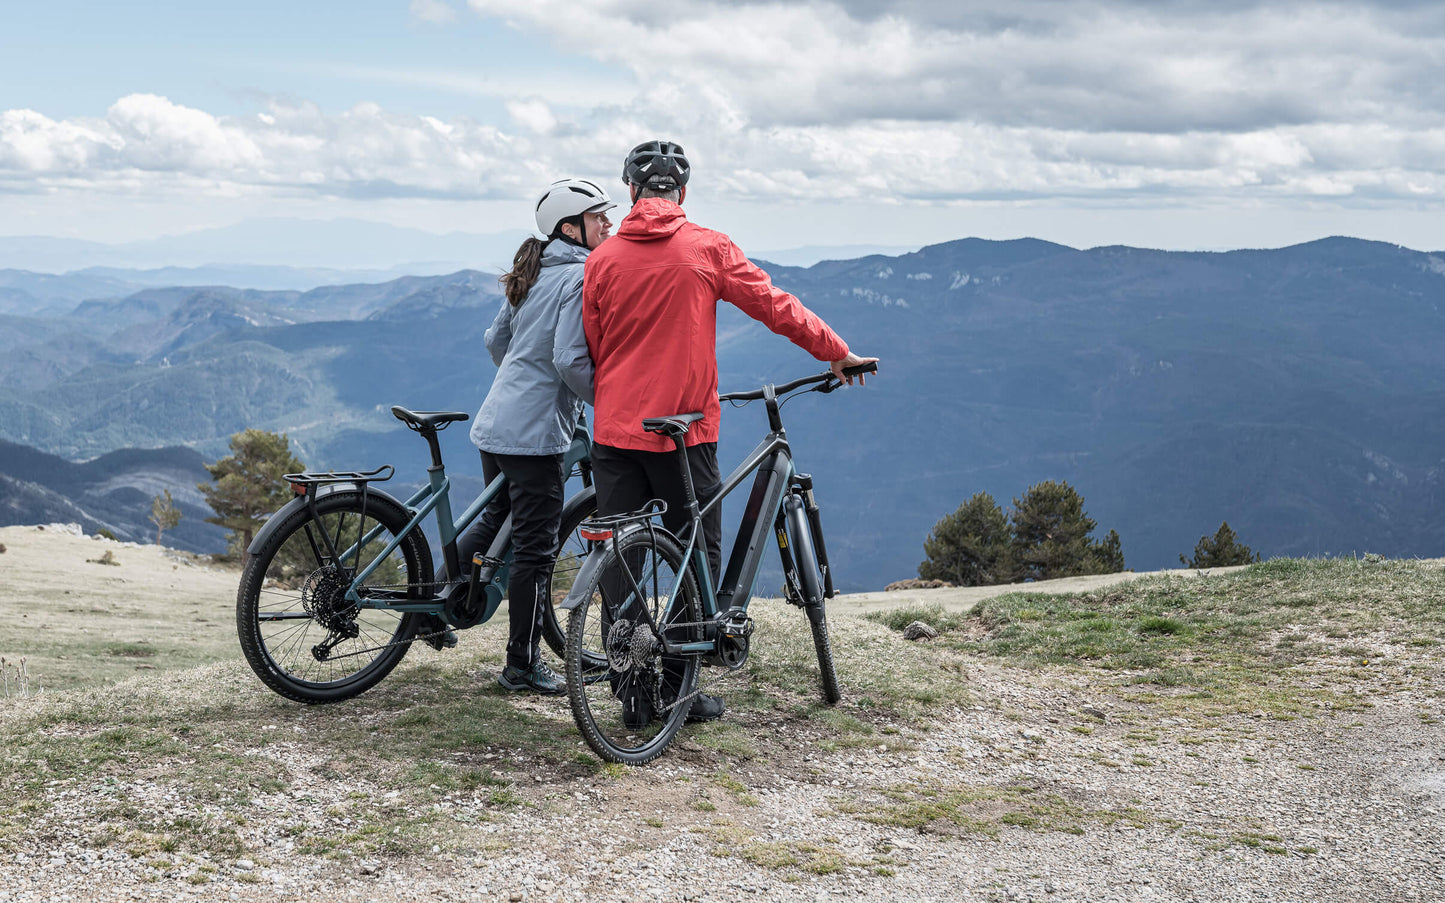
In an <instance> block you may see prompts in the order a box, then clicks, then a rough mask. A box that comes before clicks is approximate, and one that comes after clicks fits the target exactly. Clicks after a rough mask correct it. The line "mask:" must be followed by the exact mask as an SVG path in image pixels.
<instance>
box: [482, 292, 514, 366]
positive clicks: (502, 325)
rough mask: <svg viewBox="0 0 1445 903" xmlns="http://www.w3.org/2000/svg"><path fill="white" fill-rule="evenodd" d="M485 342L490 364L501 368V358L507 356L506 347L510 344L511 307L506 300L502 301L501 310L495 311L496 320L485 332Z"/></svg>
mask: <svg viewBox="0 0 1445 903" xmlns="http://www.w3.org/2000/svg"><path fill="white" fill-rule="evenodd" d="M485 341H486V344H487V353H488V354H490V355H491V356H492V363H494V364H496V365H497V366H498V367H500V366H502V358H504V357H506V356H507V346H509V345H511V344H512V305H511V304H510V303H509V302H508V301H507V299H506V298H503V299H502V309H501V310H499V311H497V318H496V319H495V320H493V321H492V326H491V328H490V329H488V330H487V336H486V339H485Z"/></svg>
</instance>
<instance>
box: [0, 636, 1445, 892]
mask: <svg viewBox="0 0 1445 903" xmlns="http://www.w3.org/2000/svg"><path fill="white" fill-rule="evenodd" d="M1410 664H1411V663H1410V662H1409V661H1408V660H1400V661H1396V662H1395V664H1394V665H1393V666H1392V667H1398V668H1401V669H1406V670H1408V667H1409V665H1410ZM1415 664H1423V665H1425V666H1426V667H1428V668H1430V669H1431V670H1432V672H1438V663H1436V662H1434V661H1433V660H1431V661H1421V662H1416V663H1415ZM961 679H964V680H966V681H968V682H969V683H970V685H971V687H972V690H973V693H972V700H973V703H972V704H971V705H969V706H967V707H965V708H961V709H956V710H952V711H949V712H947V713H944V714H942V715H941V716H939V717H937V718H936V719H935V720H933V721H932V722H931V723H929V724H927V725H926V727H920V726H906V725H897V726H896V731H897V732H896V733H891V732H888V731H884V732H882V733H881V734H879V735H871V736H873V737H874V739H877V738H878V737H879V736H881V737H886V738H887V740H886V742H883V743H880V744H879V745H875V746H866V747H859V748H852V749H847V750H844V751H841V752H831V753H825V752H821V751H820V750H819V748H818V747H817V745H816V744H814V743H813V742H812V738H810V737H809V736H808V735H807V733H806V722H802V723H799V722H794V723H792V724H784V723H782V722H776V723H770V722H765V721H761V720H753V721H750V722H745V723H743V724H742V725H741V726H742V727H743V728H744V729H745V730H746V732H747V733H749V735H756V736H758V737H763V738H766V742H765V744H764V745H762V746H760V747H759V754H758V755H756V756H754V757H753V758H751V759H748V760H745V761H743V762H742V763H741V764H735V765H734V766H733V769H732V770H731V771H730V772H729V773H728V774H727V775H726V776H725V778H720V776H719V774H718V772H717V771H716V766H715V764H714V763H715V762H716V760H717V757H716V754H715V753H713V752H712V751H711V750H708V749H705V748H703V747H702V746H700V745H698V744H697V743H695V742H692V741H690V740H688V739H687V737H686V731H685V732H684V736H683V738H682V740H680V741H679V742H678V743H677V744H676V745H675V746H674V748H673V749H672V750H671V751H670V752H669V753H668V755H667V756H665V757H664V758H663V759H662V760H660V762H659V763H657V764H655V765H653V766H650V767H646V768H641V769H630V770H619V771H616V772H612V771H604V773H602V774H600V775H593V776H590V777H585V778H579V777H576V776H575V774H574V776H571V777H566V778H562V777H557V776H551V775H530V774H528V773H526V772H525V771H523V770H518V771H512V772H509V771H508V767H509V765H510V762H509V758H516V757H509V755H508V752H507V751H506V750H498V751H496V752H489V753H487V754H486V755H487V756H488V757H494V758H495V761H496V762H497V765H498V768H499V773H503V774H508V775H509V776H510V777H511V778H512V779H513V780H514V781H515V782H516V783H515V785H514V788H513V790H514V792H515V793H516V794H517V795H518V796H520V797H521V798H522V799H523V804H522V805H520V806H517V807H512V808H509V809H505V810H500V811H499V810H498V809H496V808H495V807H488V806H487V804H486V803H485V801H484V800H483V799H482V797H481V796H480V795H478V794H466V793H459V794H454V795H451V796H448V797H446V798H445V799H443V800H442V801H441V802H439V803H436V804H435V806H436V809H437V811H439V812H441V813H443V814H445V815H451V816H455V817H456V818H457V819H458V822H457V823H458V825H461V824H462V823H463V822H474V824H471V825H469V826H468V827H467V828H466V829H465V831H466V833H465V835H464V836H463V835H459V836H463V839H462V840H460V841H459V845H458V844H454V845H452V847H451V848H448V849H445V850H444V849H443V848H442V846H441V845H438V846H437V847H436V848H434V850H433V852H431V853H430V854H426V853H422V854H419V855H410V856H403V857H393V858H385V859H377V860H362V861H359V862H358V861H350V862H341V861H336V860H333V859H328V858H322V857H318V856H314V855H304V854H302V853H300V852H297V850H296V849H295V844H294V841H293V840H292V839H291V836H292V835H291V833H290V832H288V831H287V830H286V826H288V825H293V824H296V823H298V822H301V823H313V824H314V823H317V822H319V821H323V820H325V819H327V818H331V817H333V816H332V815H329V814H328V809H329V807H331V806H332V804H333V803H335V802H337V801H338V800H341V799H342V798H344V797H347V796H348V795H350V797H351V798H352V799H355V794H357V793H358V792H359V793H362V794H366V793H368V791H369V788H368V787H367V786H366V785H365V784H364V783H358V782H351V781H337V780H336V779H335V778H334V775H333V776H332V777H330V778H327V777H323V776H317V775H313V774H312V771H313V770H314V769H316V768H317V767H318V766H321V765H323V764H325V763H323V762H320V761H314V760H313V759H311V758H308V756H309V755H310V754H309V753H308V752H307V750H306V747H305V746H304V745H303V744H301V743H296V744H287V743H271V744H268V745H266V746H264V747H259V748H258V749H256V750H251V751H248V754H254V755H265V756H270V757H273V758H274V759H276V760H277V764H278V766H284V767H285V768H286V769H287V770H288V771H289V773H290V774H291V775H292V777H293V781H292V784H291V788H290V790H289V792H287V793H284V794H271V795H265V796H261V797H258V798H256V799H255V800H253V801H252V803H251V806H250V809H251V812H250V813H249V815H248V818H247V819H246V824H245V825H244V826H243V827H242V828H241V829H240V830H241V837H242V839H243V841H244V844H245V848H246V850H247V851H248V852H247V854H246V855H247V856H249V857H250V858H247V859H221V858H216V859H211V858H208V857H201V858H199V859H194V860H192V861H188V862H186V863H184V864H181V863H171V864H170V865H169V866H167V867H165V868H158V867H154V866H153V865H148V864H147V862H148V861H149V862H153V861H154V860H153V859H151V860H148V859H146V858H144V857H142V858H133V857H132V856H131V855H129V854H128V853H127V852H126V851H125V849H123V848H122V846H121V845H118V844H113V845H109V846H100V845H97V846H95V847H93V848H86V846H84V845H83V844H81V843H77V842H76V841H75V840H74V839H73V838H77V837H80V836H82V833H81V831H80V830H78V828H77V826H79V825H84V824H91V825H92V826H93V819H94V818H96V817H97V816H96V814H95V813H96V812H97V810H98V809H99V808H100V807H102V806H103V805H105V804H107V803H110V802H114V801H115V800H116V799H117V798H127V799H129V800H131V801H133V802H134V803H136V804H138V805H142V806H145V807H147V808H148V809H150V810H151V811H152V812H154V813H155V814H156V816H157V817H158V818H162V819H164V818H177V819H179V818H188V819H192V820H196V821H200V822H201V823H205V822H206V821H207V819H216V818H220V817H222V815H223V811H222V810H221V809H218V808H215V807H209V808H208V807H206V806H198V805H195V804H193V803H190V802H188V801H187V800H185V799H182V798H181V797H180V796H179V795H178V794H177V793H176V791H175V790H174V789H171V788H170V787H169V786H168V784H167V782H166V779H165V769H164V768H156V769H153V770H152V771H150V772H147V773H144V774H137V775H136V776H135V777H134V778H133V779H132V780H129V781H123V782H121V783H120V784H119V785H115V784H113V783H112V784H109V785H105V786H101V785H97V786H93V787H76V786H71V787H66V788H61V787H56V788H53V790H51V791H49V792H50V800H51V802H52V803H53V804H54V805H53V808H52V809H51V811H49V812H46V813H44V814H41V815H38V816H36V819H35V821H32V822H31V823H30V824H28V825H26V826H25V829H24V830H23V831H22V832H21V835H20V836H13V837H12V838H11V839H12V841H13V845H11V846H10V849H11V850H19V852H11V853H8V854H7V859H6V860H5V861H4V862H0V900H4V901H9V900H35V901H39V900H56V901H80V900H147V899H157V900H174V899H192V898H194V899H205V900H248V901H249V900H257V901H260V900H267V901H269V900H303V899H305V900H358V901H359V900H378V901H379V900H413V899H415V900H422V899H440V900H508V901H521V900H525V901H534V900H536V901H541V900H548V901H551V900H555V901H574V900H606V901H644V900H645V901H649V903H651V901H676V900H686V901H733V900H738V899H758V900H786V901H793V900H800V901H803V900H805V901H815V900H841V899H853V900H859V901H872V900H877V901H898V900H1035V901H1050V903H1053V901H1060V903H1061V901H1136V900H1140V901H1200V903H1206V901H1208V903H1213V901H1220V903H1225V901H1323V900H1339V901H1376V900H1380V901H1383V900H1391V901H1395V900H1420V901H1426V900H1442V899H1445V853H1442V851H1441V849H1440V847H1439V838H1440V837H1441V835H1442V828H1445V815H1442V812H1445V723H1442V719H1441V717H1440V716H1441V711H1440V708H1441V704H1440V700H1439V697H1438V696H1436V695H1435V694H1434V693H1433V692H1428V691H1427V689H1428V684H1426V685H1425V686H1426V689H1422V688H1421V687H1420V685H1419V684H1416V685H1415V689H1413V690H1410V689H1400V688H1399V687H1400V684H1399V683H1397V682H1394V681H1392V679H1391V675H1384V674H1382V675H1381V678H1380V682H1379V685H1378V686H1376V687H1363V688H1361V689H1362V690H1363V691H1364V692H1367V693H1373V694H1374V696H1373V705H1372V706H1371V707H1368V708H1365V709H1363V710H1362V711H1346V712H1330V711H1323V712H1321V713H1320V714H1319V715H1318V716H1316V717H1313V718H1304V719H1296V720H1289V721H1281V720H1275V719H1273V718H1270V717H1266V716H1264V715H1263V714H1262V713H1260V714H1258V715H1256V716H1249V715H1241V716H1229V717H1226V718H1219V719H1215V720H1214V721H1212V722H1204V721H1201V720H1200V719H1198V718H1194V719H1192V720H1187V721H1186V720H1184V719H1174V718H1171V717H1169V716H1168V715H1167V714H1161V712H1162V711H1163V710H1161V709H1158V708H1151V709H1140V708H1134V707H1133V706H1132V705H1131V704H1130V703H1128V702H1126V701H1125V700H1124V699H1123V698H1122V697H1120V696H1119V695H1117V694H1114V693H1112V692H1111V691H1110V690H1109V688H1107V687H1102V686H1097V687H1096V686H1090V685H1088V684H1086V683H1085V682H1084V680H1085V678H1083V677H1080V676H1077V675H1073V674H1062V673H1059V672H1049V671H1022V670H1016V669H1010V668H1003V667H998V666H995V665H991V664H978V663H974V664H971V665H970V666H968V667H967V668H966V670H965V672H964V674H963V675H962V677H961ZM519 702H520V701H519ZM527 704H528V705H530V706H540V707H546V706H552V705H555V706H556V707H557V708H558V711H557V712H547V714H549V715H551V716H552V717H557V718H558V719H559V721H561V720H562V719H563V718H564V717H565V703H563V702H561V701H558V700H543V701H530V700H529V701H528V702H527ZM735 717H736V716H735ZM761 717H762V716H759V718H761ZM890 730H891V729H890ZM513 767H518V768H520V767H521V766H513ZM308 775H310V776H309V777H308ZM730 788H731V789H730ZM930 794H931V795H930ZM378 795H381V794H380V792H379V791H378ZM1008 800H1014V801H1015V802H1014V803H1013V804H1009V803H1008V802H1007V801H1008ZM1018 800H1023V801H1024V802H1025V803H1030V804H1032V805H1033V807H1032V808H1030V806H1029V805H1024V806H1019V805H1018V804H1017V801H1018ZM910 802H911V803H919V804H921V806H916V807H915V808H913V809H911V810H909V813H910V816H916V817H903V816H901V815H900V814H899V813H900V812H901V811H902V810H900V809H899V808H898V807H899V806H900V805H903V804H905V803H910ZM377 805H378V806H380V807H385V806H387V805H403V803H401V802H400V801H399V800H390V801H389V800H387V799H385V798H383V799H380V800H378V801H377ZM927 805H932V806H933V808H931V809H930V808H927ZM1000 805H1012V806H1013V809H1012V810H1011V811H1016V812H1017V815H1018V817H1017V819H1016V823H1015V824H1008V825H1004V826H1003V827H1002V829H1001V830H997V831H996V833H995V834H994V835H993V836H990V834H989V833H988V832H985V831H980V830H976V826H977V824H978V822H976V821H970V817H979V816H983V815H987V814H989V812H990V807H992V806H1000ZM330 811H331V812H332V813H334V812H335V811H336V810H335V809H331V810H330ZM890 813H892V814H891V815H890ZM919 813H922V814H921V815H920V814H919ZM995 814H996V813H995ZM459 830H461V828H459Z"/></svg>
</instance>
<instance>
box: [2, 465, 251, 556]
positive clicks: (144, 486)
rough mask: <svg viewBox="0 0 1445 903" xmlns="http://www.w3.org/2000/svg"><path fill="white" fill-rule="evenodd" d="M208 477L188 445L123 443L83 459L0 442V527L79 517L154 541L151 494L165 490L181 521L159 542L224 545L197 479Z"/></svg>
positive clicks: (91, 525)
mask: <svg viewBox="0 0 1445 903" xmlns="http://www.w3.org/2000/svg"><path fill="white" fill-rule="evenodd" d="M209 479H210V474H209V473H208V472H207V471H206V469H205V467H204V461H203V460H202V458H201V456H200V455H199V454H197V453H196V452H195V451H194V450H192V449H189V448H159V449H122V450H120V451H115V452H111V453H110V454H107V455H102V456H101V457H99V458H96V459H94V460H92V461H87V462H85V463H83V464H75V463H72V462H70V461H66V460H64V459H63V458H58V457H55V456H54V455H47V454H44V453H43V452H38V451H36V450H35V449H32V448H26V447H24V446H21V445H16V444H14V443H10V442H5V441H0V526H10V525H13V524H45V523H78V524H80V525H81V526H82V527H84V528H85V530H86V532H88V533H96V532H98V531H100V530H109V531H111V532H112V533H113V534H115V537H116V538H117V539H120V540H124V541H130V542H154V541H155V525H154V524H151V523H150V522H149V521H148V520H147V518H148V517H149V516H150V513H151V500H152V499H154V498H155V497H156V496H157V495H160V494H161V493H162V492H165V491H166V490H169V491H170V493H171V497H172V501H173V503H174V504H175V506H176V507H177V508H178V509H180V511H181V520H180V522H179V523H178V524H177V525H176V526H175V527H173V528H172V529H170V530H167V531H166V533H165V537H164V540H163V541H164V542H165V544H166V545H168V546H171V547H174V548H180V549H187V550H189V551H193V552H214V551H219V550H221V549H222V548H224V546H225V534H226V531H225V530H223V529H221V528H220V527H218V526H216V525H214V524H208V523H206V522H205V519H206V518H207V517H212V516H214V515H213V513H212V511H211V509H210V508H209V507H207V505H206V503H205V499H204V497H203V496H202V495H201V493H200V492H199V490H197V489H196V484H197V483H200V482H203V481H207V480H209Z"/></svg>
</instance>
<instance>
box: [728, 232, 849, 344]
mask: <svg viewBox="0 0 1445 903" xmlns="http://www.w3.org/2000/svg"><path fill="white" fill-rule="evenodd" d="M718 238H719V240H720V246H719V248H718V251H719V253H720V254H721V261H720V266H719V276H720V277H721V278H720V284H719V286H718V292H719V294H718V296H719V297H720V298H722V300H724V301H726V302H728V303H729V304H732V305H735V306H736V307H737V308H738V309H739V310H741V311H742V312H743V313H745V314H747V315H748V316H750V317H752V318H753V319H754V320H757V321H758V322H759V323H762V324H763V325H764V326H766V327H768V328H769V329H771V330H772V331H773V332H775V333H777V334H778V335H780V336H784V337H786V338H787V339H789V340H790V341H792V343H793V344H794V345H797V346H798V347H799V348H802V349H803V350H804V351H806V352H808V353H809V354H811V355H812V356H813V357H815V358H817V359H818V360H820V361H836V360H841V359H843V358H845V357H847V356H848V343H847V342H845V341H843V339H842V338H841V337H839V335H838V334H837V333H836V332H834V331H833V330H832V329H831V328H830V327H829V326H828V324H827V323H824V322H823V320H822V318H820V317H819V316H818V315H817V314H815V313H813V312H812V311H811V310H808V309H807V308H806V307H804V306H803V302H801V301H799V300H798V299H797V298H795V297H794V296H792V295H790V294H788V293H787V292H785V291H783V290H782V289H780V288H778V287H777V286H775V285H773V280H772V279H770V278H769V277H768V274H767V273H765V272H763V271H762V270H761V269H759V268H758V267H756V266H754V265H753V263H752V261H750V260H748V258H747V256H746V255H744V254H743V252H742V250H741V249H740V248H738V246H737V245H735V244H733V243H732V240H731V239H729V238H727V237H726V236H723V235H719V236H718Z"/></svg>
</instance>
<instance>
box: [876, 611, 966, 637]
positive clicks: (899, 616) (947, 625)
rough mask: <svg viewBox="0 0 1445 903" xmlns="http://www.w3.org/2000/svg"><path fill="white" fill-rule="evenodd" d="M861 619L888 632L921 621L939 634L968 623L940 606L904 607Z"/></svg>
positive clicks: (958, 614)
mask: <svg viewBox="0 0 1445 903" xmlns="http://www.w3.org/2000/svg"><path fill="white" fill-rule="evenodd" d="M863 617H865V618H867V619H868V620H870V621H876V622H878V623H879V624H882V625H883V626H884V627H887V628H888V629H890V630H902V629H903V628H905V627H907V626H908V625H909V624H912V623H913V622H914V621H922V622H923V623H925V624H927V625H928V626H929V627H932V628H933V629H934V630H937V631H938V632H939V633H943V632H944V631H946V630H958V629H959V628H961V627H963V626H964V625H965V624H966V623H967V622H968V616H967V615H964V614H961V613H959V612H956V611H948V610H947V609H945V608H944V607H943V606H942V605H906V606H904V607H902V608H892V609H889V610H887V611H874V612H869V613H868V614H866V615H864V616H863Z"/></svg>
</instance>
